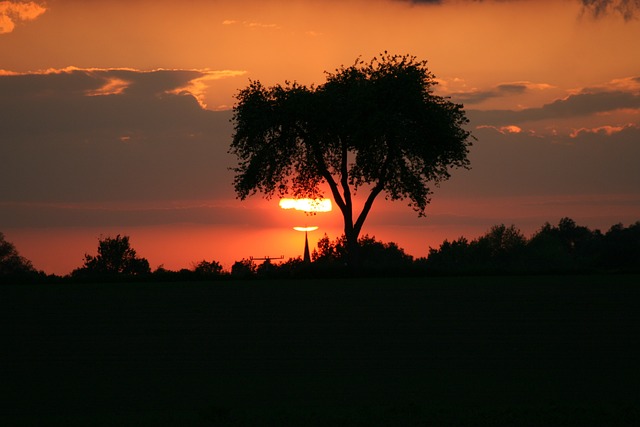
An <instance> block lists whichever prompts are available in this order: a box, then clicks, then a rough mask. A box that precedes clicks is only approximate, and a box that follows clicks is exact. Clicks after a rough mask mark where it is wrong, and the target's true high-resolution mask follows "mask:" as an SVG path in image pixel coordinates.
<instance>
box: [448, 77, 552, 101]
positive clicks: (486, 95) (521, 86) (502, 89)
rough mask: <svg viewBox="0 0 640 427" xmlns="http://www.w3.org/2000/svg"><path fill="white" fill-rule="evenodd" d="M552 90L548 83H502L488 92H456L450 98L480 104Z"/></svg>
mask: <svg viewBox="0 0 640 427" xmlns="http://www.w3.org/2000/svg"><path fill="white" fill-rule="evenodd" d="M551 88H553V86H552V85H550V84H547V83H532V82H528V81H519V82H511V83H501V84H499V85H497V86H495V87H493V88H490V89H486V90H477V89H475V90H471V91H468V92H455V93H451V94H450V96H451V97H452V98H453V99H455V100H456V101H458V102H463V103H467V104H479V103H481V102H483V101H486V100H487V99H491V98H500V97H506V96H512V95H521V94H524V93H527V92H530V91H533V90H545V89H551Z"/></svg>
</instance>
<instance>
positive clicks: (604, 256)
mask: <svg viewBox="0 0 640 427" xmlns="http://www.w3.org/2000/svg"><path fill="white" fill-rule="evenodd" d="M601 264H602V266H603V267H604V268H605V269H608V270H615V271H628V272H638V271H640V221H636V222H635V223H634V224H632V225H630V226H629V227H627V228H625V227H624V226H623V225H622V224H616V225H613V226H612V227H611V228H610V229H609V231H607V233H606V234H605V235H604V238H603V243H602V250H601Z"/></svg>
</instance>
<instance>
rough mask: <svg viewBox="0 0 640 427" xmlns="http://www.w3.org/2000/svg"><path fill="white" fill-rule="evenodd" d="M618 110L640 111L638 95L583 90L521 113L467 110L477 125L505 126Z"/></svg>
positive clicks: (639, 94) (611, 91)
mask: <svg viewBox="0 0 640 427" xmlns="http://www.w3.org/2000/svg"><path fill="white" fill-rule="evenodd" d="M622 109H640V93H635V92H633V91H623V90H615V89H614V90H604V89H602V90H601V89H598V90H583V91H581V92H579V93H575V94H571V95H569V96H567V97H565V98H562V99H557V100H555V101H553V102H551V103H548V104H545V105H543V106H542V107H535V108H525V109H523V110H517V111H515V110H486V111H480V110H470V111H469V115H470V117H471V119H472V121H473V122H475V123H477V124H478V125H491V126H505V125H508V124H513V123H524V122H531V121H539V120H548V119H562V118H571V117H584V116H589V115H592V114H597V113H606V112H611V111H616V110H622Z"/></svg>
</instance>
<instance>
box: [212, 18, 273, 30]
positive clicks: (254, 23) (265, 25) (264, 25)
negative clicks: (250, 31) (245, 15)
mask: <svg viewBox="0 0 640 427" xmlns="http://www.w3.org/2000/svg"><path fill="white" fill-rule="evenodd" d="M238 24H240V25H242V26H243V27H246V28H266V29H274V30H280V29H282V27H281V26H280V25H278V24H274V23H266V22H259V21H237V20H235V19H225V20H224V21H222V25H238Z"/></svg>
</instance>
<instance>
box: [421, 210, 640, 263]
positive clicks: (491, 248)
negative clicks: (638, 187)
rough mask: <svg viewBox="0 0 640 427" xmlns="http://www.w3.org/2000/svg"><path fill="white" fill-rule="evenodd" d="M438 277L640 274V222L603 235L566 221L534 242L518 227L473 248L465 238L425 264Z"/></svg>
mask: <svg viewBox="0 0 640 427" xmlns="http://www.w3.org/2000/svg"><path fill="white" fill-rule="evenodd" d="M420 263H421V264H423V267H424V269H425V271H430V272H432V273H433V272H435V273H438V272H439V273H455V274H461V273H505V272H512V273H559V272H566V273H569V272H605V271H606V272H637V271H639V270H640V222H636V223H635V224H632V225H631V226H629V227H627V228H625V227H624V226H623V225H622V224H617V225H614V226H612V227H611V229H610V230H609V231H608V232H607V233H606V234H602V233H601V232H600V231H599V230H594V231H592V230H590V229H589V228H587V227H584V226H578V225H577V224H576V223H575V221H573V220H572V219H570V218H562V219H561V220H560V221H559V223H558V225H557V226H552V225H551V224H549V223H546V224H544V225H543V226H542V227H541V228H540V229H539V230H538V231H537V232H536V233H535V234H534V235H533V236H532V237H531V238H530V239H526V238H525V237H524V236H523V235H522V233H521V232H520V230H518V229H517V228H516V227H515V226H513V225H512V226H510V227H505V226H504V225H499V226H494V227H492V228H491V229H490V230H489V231H488V232H487V233H486V234H485V235H483V236H481V237H479V238H477V239H475V240H473V241H471V242H469V241H467V239H465V238H464V237H461V238H460V239H458V240H454V241H452V242H449V241H447V240H445V241H444V242H443V243H442V244H441V245H440V248H439V249H433V248H432V249H430V251H429V257H428V258H427V259H426V260H421V261H420Z"/></svg>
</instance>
